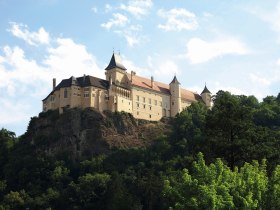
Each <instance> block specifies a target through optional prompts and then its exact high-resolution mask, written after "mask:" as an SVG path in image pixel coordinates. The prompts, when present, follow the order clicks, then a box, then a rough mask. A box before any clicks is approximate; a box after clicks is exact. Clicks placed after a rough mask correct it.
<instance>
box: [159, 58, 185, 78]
mask: <svg viewBox="0 0 280 210" xmlns="http://www.w3.org/2000/svg"><path fill="white" fill-rule="evenodd" d="M176 74H179V69H178V66H177V65H176V64H175V63H174V62H173V61H171V60H166V61H164V62H162V63H161V64H160V65H159V66H158V68H157V69H155V75H156V76H158V77H162V76H165V77H169V78H172V77H173V76H174V75H176Z"/></svg>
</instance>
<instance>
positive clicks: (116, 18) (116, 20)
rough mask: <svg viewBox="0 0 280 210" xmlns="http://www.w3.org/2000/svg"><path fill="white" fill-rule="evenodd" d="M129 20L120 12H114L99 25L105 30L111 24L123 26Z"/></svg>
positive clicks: (109, 27) (110, 26)
mask: <svg viewBox="0 0 280 210" xmlns="http://www.w3.org/2000/svg"><path fill="white" fill-rule="evenodd" d="M128 22H129V19H128V18H127V17H126V16H125V15H123V14H120V13H114V14H113V18H111V19H110V20H109V21H108V22H107V23H102V24H101V27H103V28H106V29H107V30H109V29H111V28H112V27H113V26H116V27H124V26H125V25H126V24H127V23H128Z"/></svg>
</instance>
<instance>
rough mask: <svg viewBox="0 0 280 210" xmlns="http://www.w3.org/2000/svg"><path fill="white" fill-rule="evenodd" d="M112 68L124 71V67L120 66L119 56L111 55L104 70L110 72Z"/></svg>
mask: <svg viewBox="0 0 280 210" xmlns="http://www.w3.org/2000/svg"><path fill="white" fill-rule="evenodd" d="M113 68H120V69H122V70H126V68H125V67H124V65H123V64H122V59H121V56H120V55H119V54H116V53H113V55H112V58H111V60H110V63H109V65H108V66H107V67H106V69H105V70H110V69H113Z"/></svg>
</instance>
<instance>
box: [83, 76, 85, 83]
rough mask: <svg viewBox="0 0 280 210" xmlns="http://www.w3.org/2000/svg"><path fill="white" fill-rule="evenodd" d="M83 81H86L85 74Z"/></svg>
mask: <svg viewBox="0 0 280 210" xmlns="http://www.w3.org/2000/svg"><path fill="white" fill-rule="evenodd" d="M83 82H84V83H85V82H86V75H85V74H84V78H83Z"/></svg>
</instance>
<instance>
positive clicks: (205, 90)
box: [201, 85, 211, 94]
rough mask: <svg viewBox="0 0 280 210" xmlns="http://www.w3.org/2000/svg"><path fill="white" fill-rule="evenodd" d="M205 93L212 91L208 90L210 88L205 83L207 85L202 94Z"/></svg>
mask: <svg viewBox="0 0 280 210" xmlns="http://www.w3.org/2000/svg"><path fill="white" fill-rule="evenodd" d="M203 93H210V94H211V92H210V91H209V90H208V88H207V87H206V85H205V87H204V90H203V91H202V92H201V94H203Z"/></svg>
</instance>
